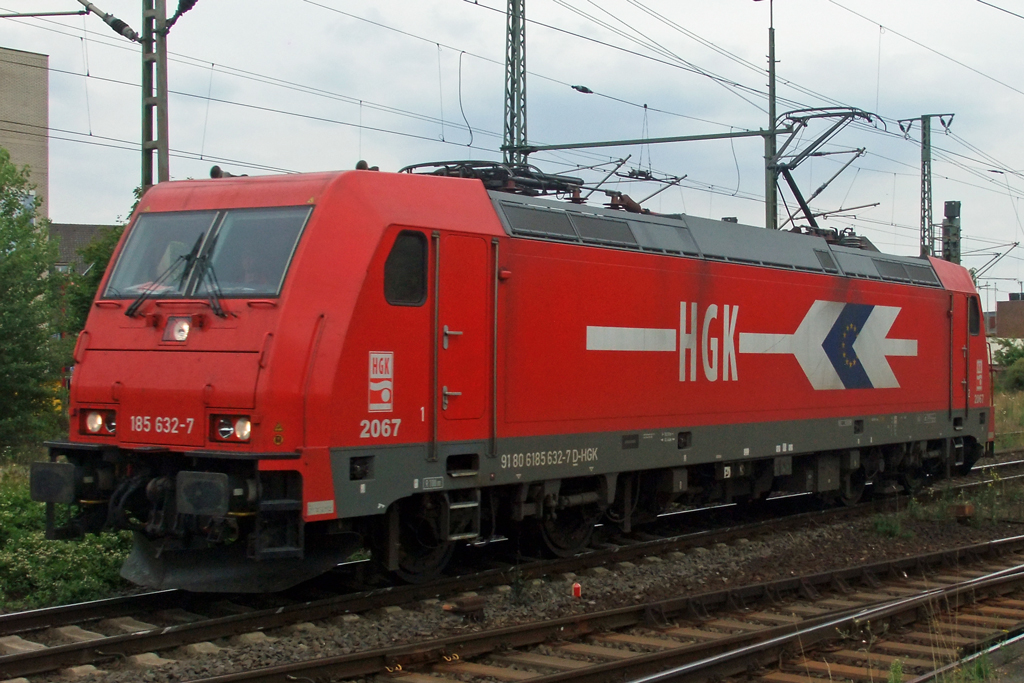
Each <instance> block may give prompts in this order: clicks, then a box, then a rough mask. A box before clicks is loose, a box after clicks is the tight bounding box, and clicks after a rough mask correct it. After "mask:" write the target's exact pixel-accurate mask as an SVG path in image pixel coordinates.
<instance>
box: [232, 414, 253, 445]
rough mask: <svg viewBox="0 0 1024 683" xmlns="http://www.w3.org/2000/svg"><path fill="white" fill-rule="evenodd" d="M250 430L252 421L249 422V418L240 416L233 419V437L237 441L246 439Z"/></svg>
mask: <svg viewBox="0 0 1024 683" xmlns="http://www.w3.org/2000/svg"><path fill="white" fill-rule="evenodd" d="M251 431H252V423H251V422H249V418H247V417H240V418H238V419H237V420H235V438H237V439H238V440H239V441H248V440H249V434H250V432H251Z"/></svg>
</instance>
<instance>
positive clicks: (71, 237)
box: [50, 223, 117, 274]
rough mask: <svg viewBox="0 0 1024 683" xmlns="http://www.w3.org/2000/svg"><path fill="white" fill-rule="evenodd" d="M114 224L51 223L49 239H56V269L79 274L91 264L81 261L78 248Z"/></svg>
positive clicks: (111, 227)
mask: <svg viewBox="0 0 1024 683" xmlns="http://www.w3.org/2000/svg"><path fill="white" fill-rule="evenodd" d="M115 227H117V226H114V225H80V224H77V223H51V224H50V239H52V240H56V242H57V249H58V252H59V256H58V257H57V270H58V271H59V272H62V273H66V272H68V271H69V270H71V269H74V270H75V272H77V273H79V274H81V273H84V272H85V271H86V270H87V269H88V268H89V267H90V266H91V265H92V264H91V263H83V262H82V257H81V255H80V254H79V253H78V250H79V249H81V248H82V247H84V246H86V245H87V244H89V242H92V241H93V240H94V239H95V238H96V237H98V236H99V234H100V233H101V232H103V231H104V230H111V229H113V228H115Z"/></svg>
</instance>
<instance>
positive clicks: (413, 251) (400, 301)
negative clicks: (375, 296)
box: [384, 230, 427, 306]
mask: <svg viewBox="0 0 1024 683" xmlns="http://www.w3.org/2000/svg"><path fill="white" fill-rule="evenodd" d="M384 298H385V299H386V300H387V302H388V303H389V304H392V305H395V306H419V305H420V304H422V303H423V302H424V301H426V299H427V238H426V237H425V236H424V235H423V233H421V232H414V231H411V230H407V231H404V232H400V233H398V237H396V238H395V244H394V246H392V247H391V253H389V254H388V259H387V261H385V263H384Z"/></svg>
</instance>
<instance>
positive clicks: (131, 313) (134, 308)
mask: <svg viewBox="0 0 1024 683" xmlns="http://www.w3.org/2000/svg"><path fill="white" fill-rule="evenodd" d="M202 243H203V235H199V237H198V238H197V239H196V243H195V245H194V246H193V247H192V250H191V251H190V252H189V253H187V254H182V255H181V256H179V257H178V258H176V259H174V261H173V262H172V263H171V265H169V266H167V269H166V270H165V271H164V272H162V273H160V276H159V277H158V278H157V279H156V280H155V281H153V282H151V283H150V284H149V286H148V287H146V288H145V289H144V290H142V293H141V294H139V296H138V297H136V298H135V301H133V302H132V304H131V306H129V307H128V310H126V311H125V312H124V314H125V315H126V316H128V317H129V318H134V317H135V314H136V313H138V312H139V307H140V306H141V305H142V304H143V302H144V301H145V300H146V299H148V298H149V296H150V294H152V293H153V292H155V291H156V289H157V287H159V286H160V285H162V284H163V283H164V280H166V279H167V278H169V277H170V276H171V273H173V272H174V269H175V268H177V267H178V264H179V263H180V262H182V261H184V262H185V269H184V272H183V273H182V274H181V280H180V281H179V282H178V291H181V288H182V286H183V285H184V284H185V280H186V279H187V275H188V273H189V271H190V270H191V269H192V265H193V264H194V263H195V261H196V254H198V253H199V246H200V245H201V244H202Z"/></svg>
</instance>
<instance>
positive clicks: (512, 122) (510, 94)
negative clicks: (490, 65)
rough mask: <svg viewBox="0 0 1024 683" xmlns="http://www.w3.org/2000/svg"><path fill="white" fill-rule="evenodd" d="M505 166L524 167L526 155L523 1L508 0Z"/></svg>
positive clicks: (524, 18) (524, 5) (524, 11)
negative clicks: (524, 149) (522, 165)
mask: <svg viewBox="0 0 1024 683" xmlns="http://www.w3.org/2000/svg"><path fill="white" fill-rule="evenodd" d="M503 146H504V147H505V152H504V161H505V163H506V164H525V163H526V155H525V154H523V153H522V152H520V151H518V150H516V149H510V148H519V147H525V146H526V0H508V15H507V28H506V32H505V135H504V145H503Z"/></svg>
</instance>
